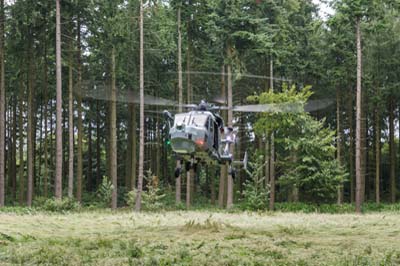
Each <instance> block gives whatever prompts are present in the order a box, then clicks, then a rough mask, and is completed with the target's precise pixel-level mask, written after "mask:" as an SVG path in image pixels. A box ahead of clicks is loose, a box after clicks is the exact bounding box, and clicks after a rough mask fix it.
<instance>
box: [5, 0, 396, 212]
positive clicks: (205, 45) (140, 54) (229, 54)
mask: <svg viewBox="0 0 400 266" xmlns="http://www.w3.org/2000/svg"><path fill="white" fill-rule="evenodd" d="M2 2H3V3H2V8H1V17H2V20H1V25H0V26H1V27H0V30H1V34H0V35H1V38H2V39H1V41H0V43H1V46H0V55H1V56H0V61H1V101H0V113H1V116H0V117H1V119H0V134H2V135H0V206H4V205H10V206H16V205H22V206H25V205H26V206H32V204H33V202H34V201H35V199H38V201H40V200H42V201H43V200H44V199H48V198H53V197H54V198H56V199H61V198H62V197H68V198H72V199H75V200H76V201H77V202H79V203H81V204H83V205H85V204H92V203H95V202H96V200H97V199H96V197H97V196H98V195H99V193H98V192H99V191H100V192H101V193H100V195H102V201H104V200H105V201H107V197H108V196H109V197H110V207H112V208H117V207H122V206H127V204H128V200H127V198H129V195H128V194H129V192H132V191H133V193H134V194H135V195H132V194H131V195H130V196H131V197H132V196H135V199H136V201H137V200H138V199H139V200H140V197H138V195H141V193H142V192H143V191H144V193H146V192H149V193H150V194H151V193H153V192H154V193H155V194H157V193H159V191H158V192H155V191H148V187H149V186H151V187H152V188H151V189H152V190H154V189H160V190H162V191H163V192H164V193H169V194H172V196H173V194H174V191H175V190H176V191H175V192H176V203H177V204H180V202H181V197H185V194H188V193H187V192H191V193H189V195H186V201H187V202H186V203H187V204H186V205H187V207H190V205H191V203H195V202H198V201H203V202H208V203H209V204H212V205H216V204H218V205H219V206H220V207H224V206H226V207H228V208H230V207H232V205H233V202H235V203H244V204H245V205H246V202H247V203H249V198H251V197H255V200H256V201H258V202H257V204H259V206H249V207H251V208H253V207H254V208H256V209H257V208H267V207H268V208H269V209H271V210H273V209H274V204H275V201H277V202H307V203H317V204H320V203H335V202H337V203H338V204H342V203H345V202H348V203H354V202H355V203H356V209H357V211H360V210H361V205H362V203H363V202H376V203H380V202H387V203H395V202H396V200H397V196H398V187H399V186H398V181H397V180H398V175H399V172H400V171H399V170H400V169H399V168H400V164H399V163H398V160H399V158H400V156H398V154H399V153H400V145H398V139H399V135H400V127H399V117H400V108H399V107H400V104H399V97H400V95H399V92H400V90H399V89H398V86H399V83H398V78H399V76H398V75H399V64H400V62H399V60H398V53H399V52H400V50H399V41H400V40H399V37H398V35H399V34H398V33H399V26H400V22H399V20H398V17H399V2H398V1H384V0H381V1H361V0H359V1H346V0H342V1H332V2H331V3H330V5H331V8H332V9H333V10H334V12H333V14H332V15H329V16H326V17H325V18H323V17H321V15H320V14H321V13H320V12H319V6H318V5H317V4H315V3H313V2H312V1H307V0H304V1H303V0H301V1H294V0H293V1H282V2H279V3H278V2H277V1H261V0H258V1H249V0H236V1H196V0H188V1H156V0H154V1H145V2H139V1H106V0H96V1H74V0H70V1H66V0H65V1H55V2H54V1H29V0H18V1H12V2H6V3H4V1H2ZM57 3H58V5H56V4H57ZM56 22H57V23H56ZM144 95H146V97H144ZM216 95H217V98H219V99H222V100H223V102H224V103H227V104H228V105H229V104H230V107H232V105H240V104H248V103H260V104H268V103H293V102H300V103H302V105H306V102H307V101H308V100H313V99H314V100H320V101H319V102H320V103H321V106H319V107H317V108H314V110H311V111H310V112H306V111H304V112H302V113H300V114H298V113H296V114H294V113H285V112H282V113H280V112H276V111H272V112H267V113H260V114H253V113H239V114H238V113H233V114H229V113H231V112H226V111H223V112H222V114H221V115H222V116H223V117H225V120H227V121H226V122H227V124H232V125H234V126H235V127H236V128H238V132H239V133H238V135H239V141H238V142H237V143H236V144H235V153H234V154H235V155H234V156H235V157H236V158H242V157H243V154H244V152H245V151H247V152H248V153H249V154H250V161H251V167H250V169H249V170H247V171H244V170H243V169H242V170H240V169H239V170H238V173H237V175H236V178H235V180H233V181H232V182H233V185H231V187H227V183H229V182H228V181H229V180H230V177H228V174H227V170H226V167H225V166H222V167H218V166H215V165H203V166H201V167H200V166H199V169H197V171H196V172H192V173H191V179H188V180H190V182H189V183H188V182H187V180H186V179H185V178H183V177H182V178H181V177H179V182H178V181H176V180H175V177H174V167H175V165H174V164H175V159H174V158H175V156H174V154H173V152H172V151H171V148H170V147H169V145H168V144H169V141H168V138H169V136H168V128H167V127H166V125H165V124H166V123H165V119H164V118H163V116H162V110H163V109H168V108H169V110H171V111H173V112H175V113H176V112H179V111H181V112H182V110H181V108H179V109H180V110H178V108H176V107H177V106H178V105H179V106H180V105H182V104H184V103H187V104H192V103H197V102H199V101H200V100H202V99H204V100H207V101H212V100H213V99H215V98H216ZM148 96H152V97H154V98H155V99H158V98H161V99H163V98H165V99H168V100H171V101H173V102H174V103H176V104H175V106H164V107H163V106H153V105H146V102H145V101H144V98H147V97H148ZM142 97H143V102H142V101H141V100H142ZM396 131H398V132H396ZM219 168H221V169H220V170H219ZM153 179H156V187H154V186H153V185H154V184H153V181H154V180H153ZM152 180H153V181H152ZM151 189H150V190H151ZM182 189H183V190H185V191H182V195H180V193H181V192H180V191H179V193H178V190H182ZM126 195H128V196H126ZM188 197H189V198H188ZM105 198H106V199H105ZM250 201H251V199H250ZM227 202H230V203H228V204H227ZM139 203H140V202H139ZM253 203H254V202H253ZM253 203H249V204H250V205H252V204H253ZM267 203H268V204H267ZM257 204H256V205H257ZM253 205H254V204H253ZM267 205H268V206H267ZM136 208H137V209H140V205H139V206H136Z"/></svg>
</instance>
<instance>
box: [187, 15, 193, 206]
mask: <svg viewBox="0 0 400 266" xmlns="http://www.w3.org/2000/svg"><path fill="white" fill-rule="evenodd" d="M191 42H192V38H191V34H190V21H188V22H187V43H188V44H187V53H186V79H187V82H186V83H187V103H188V104H190V103H192V102H193V88H192V80H191V61H190V60H191V58H190V56H191ZM191 168H193V163H191ZM186 171H187V174H186V176H187V178H186V179H187V180H186V181H187V182H186V207H187V208H189V207H190V202H191V196H192V193H191V192H192V191H193V190H192V188H193V185H192V183H193V181H194V180H193V171H192V169H190V170H188V169H186ZM189 181H190V182H189Z"/></svg>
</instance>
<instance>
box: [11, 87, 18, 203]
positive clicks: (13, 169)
mask: <svg viewBox="0 0 400 266" xmlns="http://www.w3.org/2000/svg"><path fill="white" fill-rule="evenodd" d="M11 150H12V151H11V154H12V165H11V180H12V181H11V184H12V199H13V201H16V200H17V93H15V95H14V102H13V122H12V148H11Z"/></svg>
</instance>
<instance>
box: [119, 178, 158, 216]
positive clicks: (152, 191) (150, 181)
mask: <svg viewBox="0 0 400 266" xmlns="http://www.w3.org/2000/svg"><path fill="white" fill-rule="evenodd" d="M144 178H145V180H146V181H147V186H146V190H145V191H142V205H143V208H144V209H145V210H148V211H157V210H160V209H162V208H164V206H165V205H164V202H163V199H164V198H165V196H166V195H165V194H164V193H163V191H162V189H160V187H159V184H158V178H157V177H156V176H153V174H152V172H151V170H148V171H147V174H146V176H145V177H144ZM136 196H137V190H136V189H134V190H132V191H129V192H128V193H127V194H126V197H125V198H126V202H127V204H128V206H130V207H131V208H133V207H134V206H135V203H136Z"/></svg>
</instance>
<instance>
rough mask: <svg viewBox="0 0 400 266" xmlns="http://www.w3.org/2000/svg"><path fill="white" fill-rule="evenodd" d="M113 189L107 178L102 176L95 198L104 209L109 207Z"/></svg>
mask: <svg viewBox="0 0 400 266" xmlns="http://www.w3.org/2000/svg"><path fill="white" fill-rule="evenodd" d="M113 189H114V186H113V184H112V183H111V180H109V178H108V177H106V176H103V180H102V182H101V184H100V186H99V188H98V189H97V193H96V195H97V198H98V199H99V201H100V203H101V204H102V205H103V206H104V207H109V206H110V204H111V197H112V191H113Z"/></svg>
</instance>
